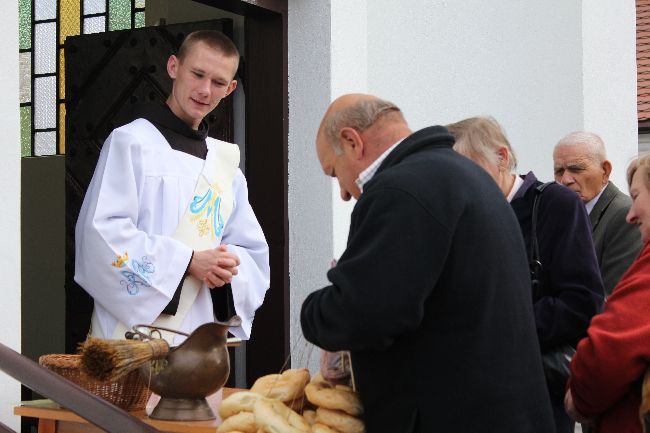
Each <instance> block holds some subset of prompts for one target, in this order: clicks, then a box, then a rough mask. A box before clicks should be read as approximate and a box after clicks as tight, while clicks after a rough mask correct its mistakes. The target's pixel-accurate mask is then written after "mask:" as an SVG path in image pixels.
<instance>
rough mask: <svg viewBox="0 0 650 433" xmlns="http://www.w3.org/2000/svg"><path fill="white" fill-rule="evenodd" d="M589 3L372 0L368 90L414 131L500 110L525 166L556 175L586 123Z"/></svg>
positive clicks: (499, 116)
mask: <svg viewBox="0 0 650 433" xmlns="http://www.w3.org/2000/svg"><path fill="white" fill-rule="evenodd" d="M580 14H581V9H580V6H579V2H567V1H564V0H551V1H547V2H521V1H516V0H506V1H501V2H485V1H483V0H465V1H449V0H436V1H430V0H411V1H409V2H394V1H391V0H375V1H373V2H372V3H370V2H368V41H370V42H369V44H368V46H369V49H368V88H369V91H370V92H371V93H375V94H378V95H380V96H383V97H385V98H387V99H390V100H392V101H393V102H395V103H396V104H397V105H399V106H400V107H401V108H402V109H403V111H404V113H405V116H406V118H407V120H409V123H410V125H411V127H412V128H414V129H419V128H422V127H424V126H428V125H432V124H446V123H450V122H453V121H457V120H461V119H463V118H466V117H470V116H476V115H491V116H493V117H495V118H496V119H497V120H498V121H499V122H500V123H501V124H502V125H503V127H504V128H505V130H506V132H507V134H508V137H509V139H510V141H511V143H512V145H513V147H514V149H515V153H516V154H517V156H518V158H519V171H521V172H527V171H528V170H531V169H532V170H534V171H535V172H536V174H537V175H538V176H539V177H540V178H542V179H544V180H550V178H551V176H552V158H551V152H552V147H553V145H554V144H555V142H556V141H557V140H558V139H559V138H560V137H561V136H563V135H565V134H566V133H567V132H569V131H572V130H574V129H576V128H577V127H579V126H580V125H581V124H582V119H583V110H582V105H583V104H582V69H581V58H582V51H581V29H580V22H581V19H580Z"/></svg>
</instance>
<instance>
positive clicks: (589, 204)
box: [585, 182, 609, 214]
mask: <svg viewBox="0 0 650 433" xmlns="http://www.w3.org/2000/svg"><path fill="white" fill-rule="evenodd" d="M607 185H609V182H607V183H606V184H605V186H603V189H601V190H600V192H599V193H598V195H597V196H596V197H594V198H592V199H591V200H589V201H588V202H587V203H585V207H586V208H587V213H588V214H590V213H591V210H592V209H593V208H594V206H596V203H598V199H599V198H600V196H601V195H603V191H605V188H607Z"/></svg>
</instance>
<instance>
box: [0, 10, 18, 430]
mask: <svg viewBox="0 0 650 433" xmlns="http://www.w3.org/2000/svg"><path fill="white" fill-rule="evenodd" d="M0 28H2V29H3V38H2V43H1V44H0V55H1V57H2V58H3V59H5V60H6V61H5V62H4V64H3V66H2V68H0V94H1V95H2V98H0V130H2V140H1V142H0V203H2V212H0V239H2V248H0V275H2V287H1V290H2V310H1V312H2V313H1V314H0V343H2V344H4V345H7V346H9V347H11V348H12V349H14V350H16V351H20V335H21V332H20V127H19V125H20V120H19V117H18V1H17V0H4V1H3V2H0ZM0 390H1V391H0V422H2V423H4V424H6V425H8V426H9V427H11V428H12V429H14V430H17V431H19V430H20V419H19V418H18V417H16V416H14V415H13V414H12V408H13V406H14V405H15V404H16V403H17V402H18V401H20V384H19V383H18V382H17V381H15V380H13V379H11V378H10V377H9V376H7V375H6V374H5V373H3V372H0Z"/></svg>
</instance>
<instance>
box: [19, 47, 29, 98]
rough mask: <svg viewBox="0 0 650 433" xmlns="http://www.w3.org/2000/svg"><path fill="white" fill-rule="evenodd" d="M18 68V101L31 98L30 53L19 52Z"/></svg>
mask: <svg viewBox="0 0 650 433" xmlns="http://www.w3.org/2000/svg"><path fill="white" fill-rule="evenodd" d="M18 64H19V68H20V80H19V82H20V103H21V104H22V103H23V102H31V100H32V53H30V52H26V53H19V54H18Z"/></svg>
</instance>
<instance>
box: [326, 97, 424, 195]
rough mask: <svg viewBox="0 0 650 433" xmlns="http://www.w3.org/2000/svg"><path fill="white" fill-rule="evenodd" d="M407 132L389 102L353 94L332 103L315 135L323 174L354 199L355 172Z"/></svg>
mask: <svg viewBox="0 0 650 433" xmlns="http://www.w3.org/2000/svg"><path fill="white" fill-rule="evenodd" d="M410 134H411V130H410V129H409V128H408V125H407V124H406V121H405V120H404V117H403V116H402V112H401V111H400V109H399V108H398V107H397V106H396V105H395V104H393V103H391V102H388V101H385V100H383V99H380V98H377V97H376V96H372V95H365V94H360V93H353V94H347V95H343V96H341V97H339V98H337V99H336V100H334V101H333V102H332V104H331V105H330V106H329V108H328V109H327V111H326V112H325V115H324V116H323V120H322V121H321V124H320V127H319V129H318V134H317V136H316V152H317V154H318V159H319V160H320V162H321V165H322V167H323V171H324V172H325V174H327V175H330V176H333V177H336V178H337V179H338V180H339V184H340V186H341V197H342V198H343V199H344V200H348V199H349V198H350V196H352V197H355V198H358V197H359V195H360V194H361V191H359V189H358V187H357V186H356V184H355V182H354V181H355V180H356V178H357V177H358V175H359V173H361V171H363V170H364V169H365V168H367V167H368V166H369V165H370V164H371V163H372V162H373V161H374V160H375V159H377V158H378V157H379V156H380V155H381V154H382V153H383V152H384V151H385V150H386V149H388V148H389V147H390V146H391V145H393V144H395V143H396V142H397V141H399V140H401V139H403V138H404V137H406V136H408V135H410Z"/></svg>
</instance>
